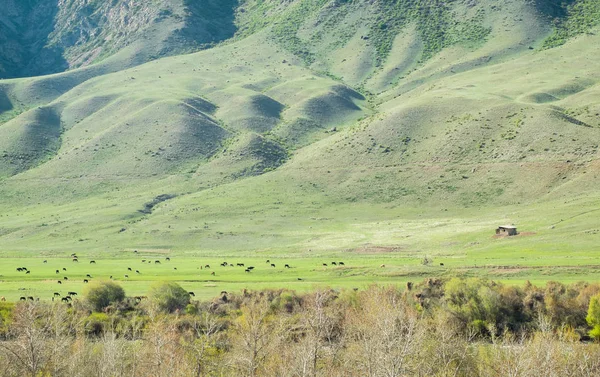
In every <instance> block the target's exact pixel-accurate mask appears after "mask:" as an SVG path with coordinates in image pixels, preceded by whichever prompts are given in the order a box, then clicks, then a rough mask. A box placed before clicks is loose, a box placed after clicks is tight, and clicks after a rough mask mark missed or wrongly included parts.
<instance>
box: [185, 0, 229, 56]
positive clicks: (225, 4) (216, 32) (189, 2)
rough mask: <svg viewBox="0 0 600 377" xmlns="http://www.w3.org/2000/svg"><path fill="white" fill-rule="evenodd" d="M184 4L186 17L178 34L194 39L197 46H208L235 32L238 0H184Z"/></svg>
mask: <svg viewBox="0 0 600 377" xmlns="http://www.w3.org/2000/svg"><path fill="white" fill-rule="evenodd" d="M184 4H185V7H186V9H187V11H188V17H187V21H186V26H185V27H184V28H183V29H182V30H181V32H180V34H181V36H182V37H183V38H185V39H186V40H189V41H194V42H195V44H196V46H197V47H198V48H206V47H209V46H210V45H212V44H215V43H218V42H221V41H224V40H226V39H229V38H231V37H233V35H234V34H235V32H236V30H237V28H236V26H235V9H236V8H237V6H238V4H239V0H184Z"/></svg>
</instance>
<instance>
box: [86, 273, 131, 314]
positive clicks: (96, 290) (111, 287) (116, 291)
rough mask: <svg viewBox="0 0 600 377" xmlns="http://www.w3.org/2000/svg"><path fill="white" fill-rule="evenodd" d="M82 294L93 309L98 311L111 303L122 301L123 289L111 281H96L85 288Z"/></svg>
mask: <svg viewBox="0 0 600 377" xmlns="http://www.w3.org/2000/svg"><path fill="white" fill-rule="evenodd" d="M83 295H84V297H85V299H86V300H87V302H89V303H90V304H91V305H92V307H93V308H94V310H95V311H97V312H99V311H102V310H103V309H104V308H106V307H107V306H109V305H111V304H113V303H116V302H120V301H123V300H124V299H125V290H124V289H123V287H121V286H120V285H119V284H117V283H115V282H112V281H96V282H93V283H91V284H89V285H88V286H87V287H86V288H85V290H84V291H83Z"/></svg>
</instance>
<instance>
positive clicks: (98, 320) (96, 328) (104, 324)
mask: <svg viewBox="0 0 600 377" xmlns="http://www.w3.org/2000/svg"><path fill="white" fill-rule="evenodd" d="M110 322H111V319H110V317H109V316H108V315H107V314H105V313H92V314H90V315H89V316H87V317H86V318H85V320H84V322H83V327H84V329H85V332H86V334H88V335H95V336H99V335H101V334H103V333H104V332H106V331H107V330H108V329H109V327H110Z"/></svg>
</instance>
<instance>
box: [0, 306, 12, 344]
mask: <svg viewBox="0 0 600 377" xmlns="http://www.w3.org/2000/svg"><path fill="white" fill-rule="evenodd" d="M14 309H15V304H14V303H12V302H0V338H2V337H5V336H6V333H7V331H8V327H9V326H10V324H11V322H12V316H13V310H14Z"/></svg>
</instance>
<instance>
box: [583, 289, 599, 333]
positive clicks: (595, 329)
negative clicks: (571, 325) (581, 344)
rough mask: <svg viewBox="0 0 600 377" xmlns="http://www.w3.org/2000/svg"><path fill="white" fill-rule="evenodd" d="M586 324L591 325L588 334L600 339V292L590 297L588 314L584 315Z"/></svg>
mask: <svg viewBox="0 0 600 377" xmlns="http://www.w3.org/2000/svg"><path fill="white" fill-rule="evenodd" d="M585 319H586V321H587V323H588V325H590V326H592V330H590V333H589V334H590V336H591V337H592V338H594V339H595V340H596V341H598V340H600V294H597V295H595V296H593V297H592V298H591V299H590V306H589V307H588V314H587V317H585Z"/></svg>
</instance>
